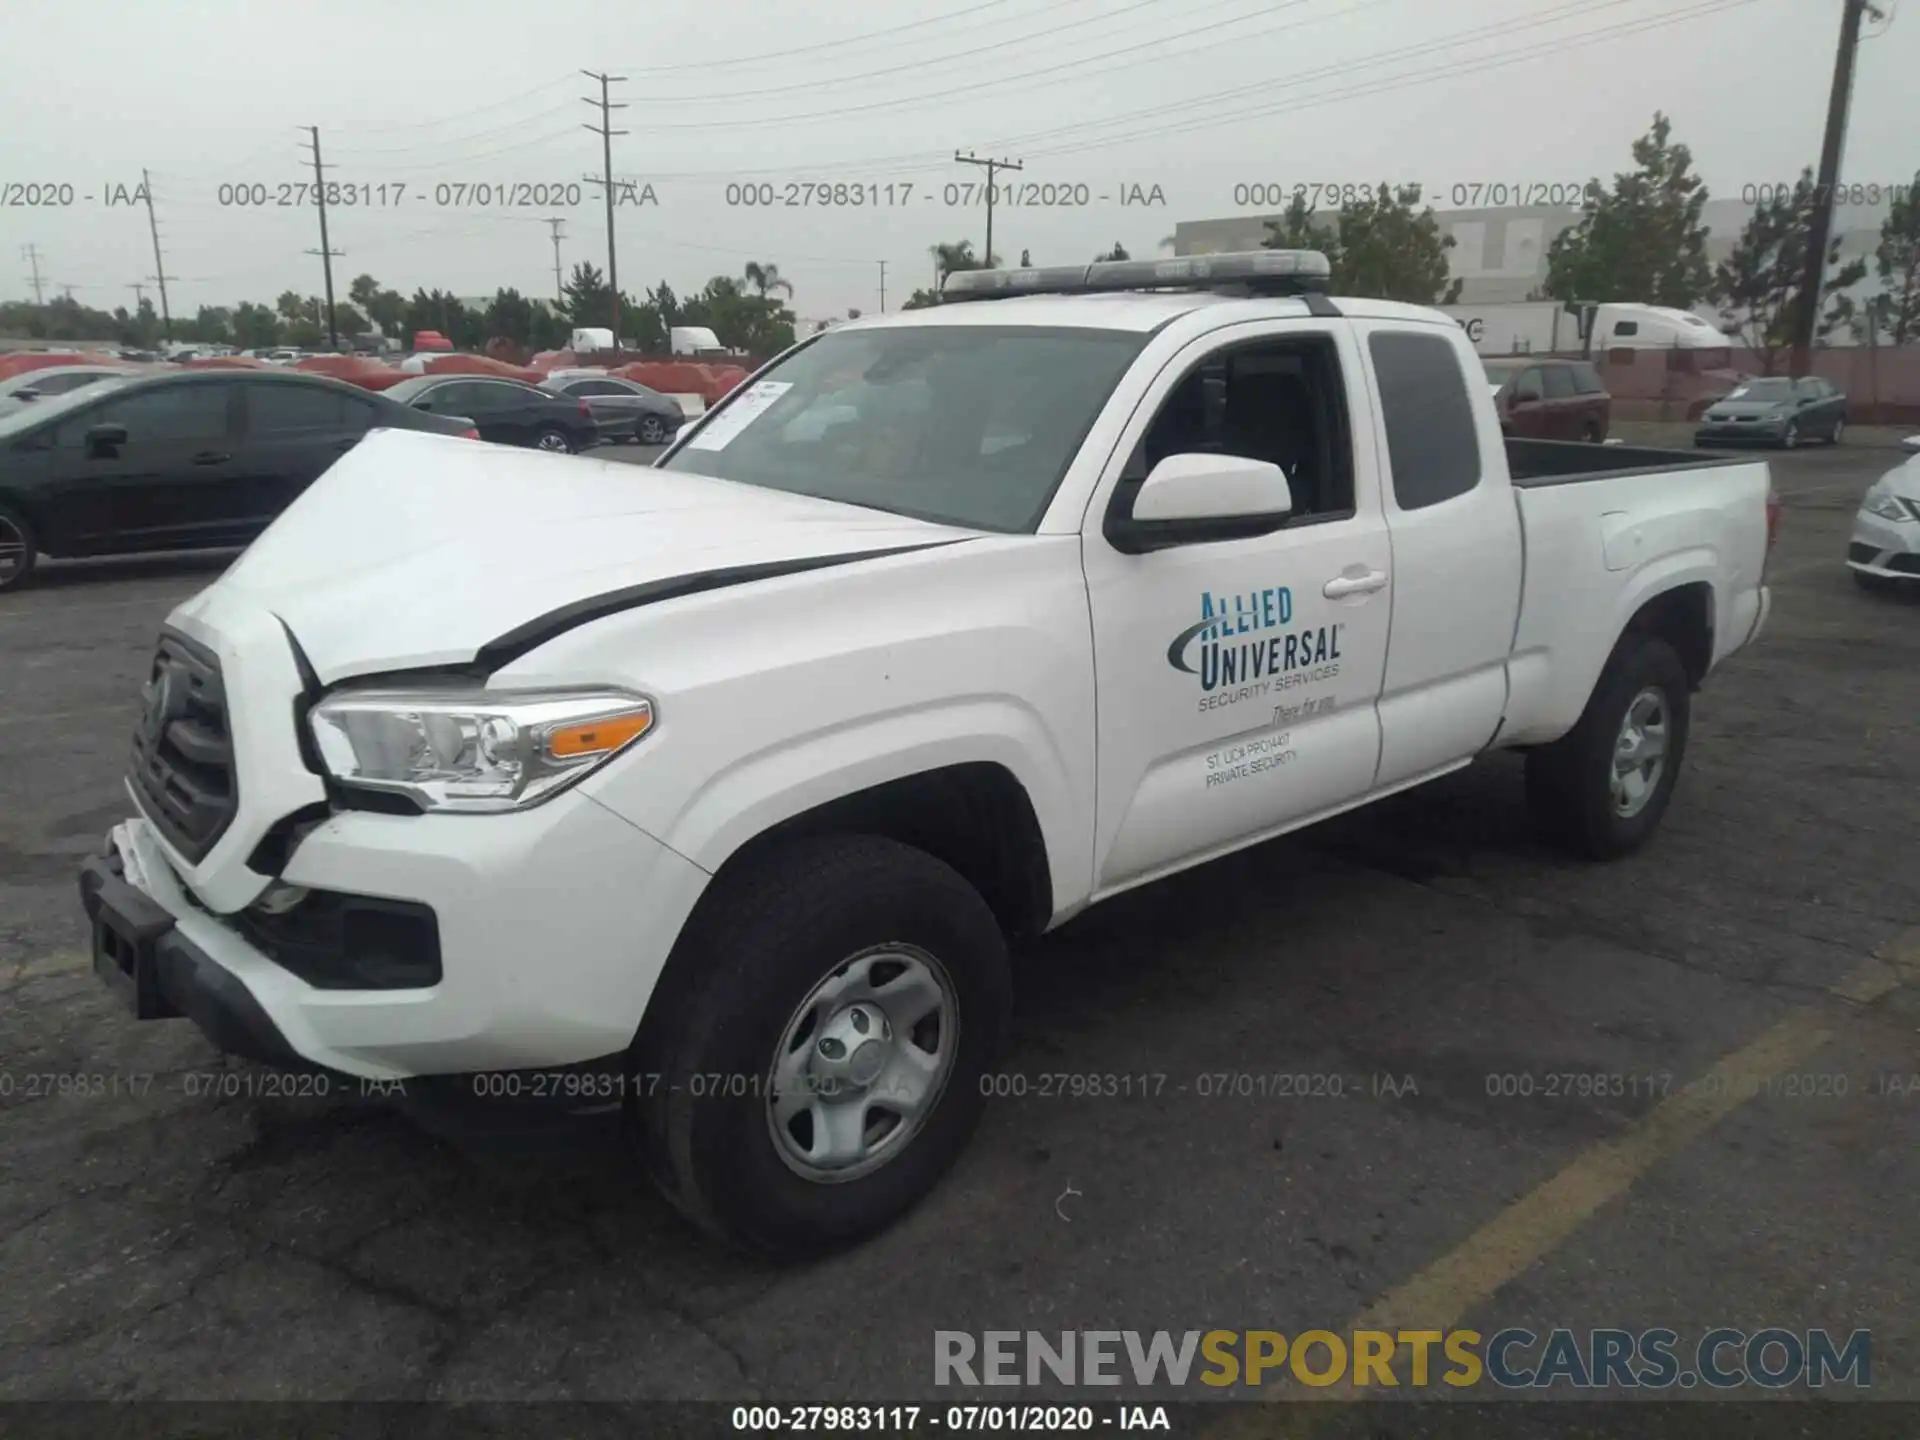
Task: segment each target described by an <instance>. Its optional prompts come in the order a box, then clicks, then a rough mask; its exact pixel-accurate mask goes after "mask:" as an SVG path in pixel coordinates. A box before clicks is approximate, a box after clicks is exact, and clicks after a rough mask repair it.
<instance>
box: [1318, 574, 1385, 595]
mask: <svg viewBox="0 0 1920 1440" xmlns="http://www.w3.org/2000/svg"><path fill="white" fill-rule="evenodd" d="M1386 588H1387V572H1386V571H1384V570H1369V571H1367V573H1366V574H1364V575H1336V576H1335V577H1334V578H1333V579H1331V580H1329V581H1327V583H1326V584H1325V585H1323V586H1321V587H1320V593H1321V594H1322V595H1324V596H1326V597H1327V598H1328V599H1329V600H1341V599H1344V598H1345V597H1347V596H1348V595H1371V594H1372V593H1373V592H1374V591H1376V590H1384V589H1386Z"/></svg>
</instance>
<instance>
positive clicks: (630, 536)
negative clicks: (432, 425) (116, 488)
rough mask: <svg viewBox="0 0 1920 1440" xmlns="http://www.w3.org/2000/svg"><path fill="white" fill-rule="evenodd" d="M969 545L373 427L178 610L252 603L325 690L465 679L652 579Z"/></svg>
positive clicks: (907, 527) (696, 484)
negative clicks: (370, 681)
mask: <svg viewBox="0 0 1920 1440" xmlns="http://www.w3.org/2000/svg"><path fill="white" fill-rule="evenodd" d="M975 533H976V532H973V531H970V530H963V529H956V528H953V527H950V526H945V525H937V524H931V523H927V522H924V521H919V520H911V519H906V518H903V517H899V516H894V515H888V514H885V513H883V512H880V511H874V510H866V509H862V508H860V507H859V506H855V505H843V504H839V503H837V502H834V501H829V500H816V499H812V498H810V497H806V496H797V495H787V494H783V493H781V492H779V491H774V490H765V489H759V488H756V487H754V486H749V485H737V484H733V483H731V482H729V481H725V480H715V479H711V478H709V477H706V476H701V475H690V474H682V473H677V472H671V471H665V470H652V469H647V468H645V467H642V466H635V465H624V464H620V463H618V462H616V461H611V460H596V459H593V458H591V457H581V456H565V455H547V454H543V453H541V452H538V451H533V450H516V449H509V448H507V447H504V446H499V445H490V444H485V443H482V442H478V441H473V440H464V439H458V438H454V437H450V436H443V435H433V434H427V433H421V432H415V431H401V430H382V431H376V432H374V433H373V434H371V435H369V436H368V437H367V438H366V439H365V440H363V441H362V442H361V443H360V444H359V445H358V446H356V447H355V448H354V449H353V450H352V451H350V452H349V453H348V454H347V455H346V456H345V457H344V458H343V459H341V460H340V461H339V462H338V463H337V464H335V465H334V466H333V468H332V469H330V470H328V471H327V473H326V474H325V475H323V476H321V477H320V479H319V480H317V481H316V482H314V484H313V485H312V486H311V487H309V488H308V490H307V491H306V493H304V494H303V495H301V497H300V498H299V499H298V500H296V501H295V502H294V503H293V505H292V506H290V507H289V508H288V509H287V510H286V511H285V513H283V514H282V515H281V516H280V518H279V519H277V520H276V521H274V523H273V524H272V526H270V527H269V528H268V529H267V531H266V532H265V533H264V534H263V535H261V536H260V538H259V539H257V540H255V541H254V542H253V544H252V545H251V546H249V547H248V549H247V551H246V553H245V554H244V555H242V556H241V557H240V559H239V561H238V562H237V563H236V564H235V565H234V566H233V567H232V568H231V569H230V570H228V571H227V572H226V574H224V575H222V576H221V577H220V579H219V580H218V581H216V582H215V583H214V584H213V585H212V586H210V587H208V589H207V590H205V591H203V592H202V593H201V594H200V595H199V596H196V597H195V598H194V599H193V600H192V601H189V602H188V603H187V605H185V606H183V607H182V613H184V614H186V615H189V616H191V615H194V614H195V613H196V612H202V611H206V610H209V609H212V608H214V607H217V606H219V605H223V604H228V603H234V602H251V603H254V604H257V605H259V606H261V607H263V608H265V609H266V610H268V611H270V612H271V613H273V614H274V615H276V616H278V617H279V619H280V620H281V621H282V622H283V623H284V624H285V625H286V627H287V629H288V630H289V631H290V632H291V633H292V635H293V636H294V638H295V639H296V640H297V641H298V642H299V645H300V647H301V649H302V651H304V653H305V654H306V657H307V659H308V661H309V662H310V663H311V664H312V666H313V669H314V672H315V674H316V676H317V678H318V679H319V680H320V682H321V683H322V684H331V683H333V682H334V681H336V680H340V679H344V678H347V677H349V676H353V675H367V674H374V673H378V672H381V671H388V670H404V669H411V668H416V667H424V666H432V665H457V664H466V663H468V662H470V661H473V660H474V659H476V657H479V656H480V655H481V652H482V651H483V650H488V649H489V647H492V646H495V645H497V644H498V642H501V641H502V640H503V638H508V637H514V636H516V634H517V635H519V636H520V637H525V636H526V635H527V634H528V633H529V632H528V627H529V626H530V625H531V624H533V623H534V622H537V621H540V620H541V619H542V617H547V616H553V615H556V614H562V613H572V614H574V615H582V614H584V615H588V616H591V615H592V614H593V613H594V610H595V606H596V604H598V603H600V602H602V601H604V600H605V599H606V598H607V597H614V599H613V603H615V604H620V603H626V602H624V601H622V600H621V599H620V598H619V597H620V596H621V595H622V592H627V593H629V594H631V593H633V592H641V593H646V592H648V591H649V589H650V587H651V588H652V589H656V590H658V591H659V593H661V594H663V595H670V594H671V593H672V590H673V587H672V586H670V585H669V586H664V587H662V585H661V582H672V581H677V580H683V579H684V580H688V581H689V582H690V583H695V584H697V583H699V577H703V576H710V575H712V573H713V572H741V573H742V574H744V575H746V576H748V577H751V576H752V575H753V574H754V573H756V570H755V567H767V568H768V570H769V573H773V572H777V570H778V569H779V567H780V566H781V565H783V564H789V563H795V564H797V563H798V562H806V561H820V562H826V561H828V560H830V559H833V558H858V557H861V556H865V555H871V554H878V553H881V552H886V551H897V550H903V549H909V548H913V547H916V546H925V545H938V544H942V543H946V542H950V541H954V540H961V539H967V538H969V537H971V536H972V535H974V534H975ZM723 578H725V577H723ZM731 578H733V579H737V578H739V577H738V576H734V577H731ZM635 603H637V602H635Z"/></svg>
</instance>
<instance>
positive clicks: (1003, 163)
mask: <svg viewBox="0 0 1920 1440" xmlns="http://www.w3.org/2000/svg"><path fill="white" fill-rule="evenodd" d="M953 158H954V160H955V161H956V162H957V163H958V164H961V165H984V166H986V168H987V253H986V254H984V255H982V256H981V257H980V263H981V264H982V265H985V266H988V267H991V266H992V264H993V172H994V171H996V170H1024V169H1026V168H1027V167H1026V165H1025V163H1024V162H1022V161H1019V160H982V159H979V158H978V157H977V156H974V155H971V154H969V155H962V154H961V153H960V152H959V151H958V150H956V151H954V152H953Z"/></svg>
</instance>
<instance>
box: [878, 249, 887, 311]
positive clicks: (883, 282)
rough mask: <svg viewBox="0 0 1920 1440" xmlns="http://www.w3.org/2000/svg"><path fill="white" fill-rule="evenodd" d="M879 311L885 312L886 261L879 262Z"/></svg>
mask: <svg viewBox="0 0 1920 1440" xmlns="http://www.w3.org/2000/svg"><path fill="white" fill-rule="evenodd" d="M880 313H881V314H882V315H884V314H886V313H887V262H886V261H884V260H882V261H881V262H880Z"/></svg>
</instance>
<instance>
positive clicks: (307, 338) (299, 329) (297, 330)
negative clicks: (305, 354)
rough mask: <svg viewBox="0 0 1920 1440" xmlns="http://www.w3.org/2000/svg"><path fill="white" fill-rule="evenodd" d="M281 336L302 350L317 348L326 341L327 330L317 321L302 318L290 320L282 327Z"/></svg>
mask: <svg viewBox="0 0 1920 1440" xmlns="http://www.w3.org/2000/svg"><path fill="white" fill-rule="evenodd" d="M280 338H281V339H282V340H284V341H285V342H286V343H287V344H289V345H297V346H299V347H300V348H301V349H302V350H317V349H319V348H320V346H322V345H324V344H325V343H326V339H327V332H326V331H325V330H323V329H321V328H320V326H319V324H318V323H317V322H315V321H312V320H308V319H305V318H302V319H299V320H289V321H288V322H287V323H286V325H284V326H283V327H281V330H280Z"/></svg>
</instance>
